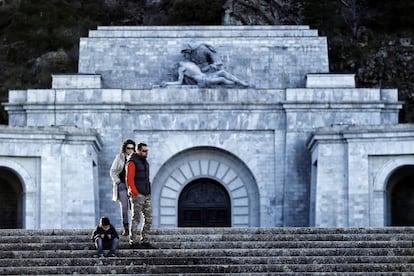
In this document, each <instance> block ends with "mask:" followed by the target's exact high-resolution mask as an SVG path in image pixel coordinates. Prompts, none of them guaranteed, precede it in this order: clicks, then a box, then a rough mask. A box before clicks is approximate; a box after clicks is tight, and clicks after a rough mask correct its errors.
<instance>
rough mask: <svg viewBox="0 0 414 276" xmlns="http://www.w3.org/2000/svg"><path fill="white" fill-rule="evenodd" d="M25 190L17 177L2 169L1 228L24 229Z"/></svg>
mask: <svg viewBox="0 0 414 276" xmlns="http://www.w3.org/2000/svg"><path fill="white" fill-rule="evenodd" d="M22 203H23V189H22V184H21V182H20V180H19V178H18V177H17V175H16V174H15V173H14V172H12V171H11V170H9V169H7V168H4V167H0V221H1V222H2V223H1V224H0V228H3V229H19V228H22V225H23V223H22Z"/></svg>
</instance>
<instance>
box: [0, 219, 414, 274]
mask: <svg viewBox="0 0 414 276" xmlns="http://www.w3.org/2000/svg"><path fill="white" fill-rule="evenodd" d="M91 231H92V229H91V230H18V229H14V230H4V229H3V230H0V275H48V274H100V275H102V274H108V275H109V274H123V275H126V274H131V275H132V274H144V275H185V274H187V275H232V274H239V275H414V246H413V239H414V227H395V228H394V227H393V228H390V227H387V228H302V227H298V228H176V229H153V230H152V232H151V239H152V241H153V245H155V246H156V247H157V248H158V249H129V246H128V243H127V238H126V237H121V243H120V248H119V250H118V252H117V257H115V258H104V259H98V258H96V255H95V254H96V250H95V249H94V246H93V244H92V242H91V241H90V239H89V238H90V234H91Z"/></svg>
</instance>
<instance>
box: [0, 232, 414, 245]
mask: <svg viewBox="0 0 414 276" xmlns="http://www.w3.org/2000/svg"><path fill="white" fill-rule="evenodd" d="M119 232H121V231H119ZM171 236H173V238H172V237H171ZM150 237H151V239H152V240H153V241H155V242H167V241H171V240H172V239H173V240H175V241H177V242H193V241H205V242H217V241H412V240H414V234H402V233H397V234H375V235H373V234H324V235H321V234H276V235H275V234H238V235H236V234H208V235H206V234H185V235H183V234H180V235H171V234H169V235H154V234H153V235H150ZM89 238H90V233H89V234H80V235H71V236H65V235H62V236H60V235H40V236H38V235H31V236H18V235H15V236H0V243H14V242H20V243H35V242H41V243H56V242H66V241H72V242H85V241H89ZM121 239H123V237H121Z"/></svg>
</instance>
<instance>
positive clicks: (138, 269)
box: [0, 263, 414, 275]
mask: <svg viewBox="0 0 414 276" xmlns="http://www.w3.org/2000/svg"><path fill="white" fill-rule="evenodd" d="M364 271H370V272H407V273H408V272H412V271H414V264H389V263H385V264H382V263H374V264H371V263H368V264H309V265H308V264H273V265H272V264H270V265H269V264H266V265H237V264H236V265H233V264H225V265H220V264H215V265H146V264H145V265H135V264H133V263H131V264H130V265H127V266H118V265H104V264H103V263H102V264H99V265H89V266H38V267H34V266H26V267H2V268H1V270H0V273H1V274H2V275H16V274H24V275H46V274H80V273H82V274H85V273H86V274H131V273H135V274H145V275H147V274H165V273H177V274H182V273H190V274H191V275H193V274H195V273H213V274H216V273H243V274H244V273H252V272H254V273H274V272H296V273H305V272H348V273H353V272H364Z"/></svg>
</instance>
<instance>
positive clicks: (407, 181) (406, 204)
mask: <svg viewBox="0 0 414 276" xmlns="http://www.w3.org/2000/svg"><path fill="white" fill-rule="evenodd" d="M388 194H389V206H390V215H391V219H390V222H391V226H414V216H413V213H414V166H413V165H407V166H402V167H400V168H398V169H397V170H395V171H394V173H393V174H392V176H391V177H390V179H389V182H388Z"/></svg>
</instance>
